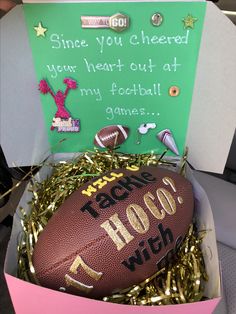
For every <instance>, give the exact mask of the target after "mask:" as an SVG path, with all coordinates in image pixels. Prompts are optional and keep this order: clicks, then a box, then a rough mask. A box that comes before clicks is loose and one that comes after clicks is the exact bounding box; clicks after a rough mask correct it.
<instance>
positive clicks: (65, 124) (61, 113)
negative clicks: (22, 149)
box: [39, 78, 80, 132]
mask: <svg viewBox="0 0 236 314" xmlns="http://www.w3.org/2000/svg"><path fill="white" fill-rule="evenodd" d="M63 83H65V84H66V85H67V86H66V90H65V92H64V93H63V92H62V91H61V90H58V91H57V93H56V94H54V92H53V91H52V89H51V88H50V86H49V85H48V83H47V81H46V80H41V81H40V82H39V90H40V92H41V93H42V94H48V93H50V94H51V96H52V98H53V99H54V102H55V104H56V106H57V112H56V114H55V117H54V118H53V120H52V125H51V131H53V130H55V129H57V132H79V131H80V121H79V120H78V119H73V118H72V117H71V115H70V113H69V112H68V111H67V110H66V108H65V101H66V97H67V95H68V92H69V90H70V89H76V88H77V87H78V86H77V82H76V81H75V80H72V79H70V78H65V79H64V81H63Z"/></svg>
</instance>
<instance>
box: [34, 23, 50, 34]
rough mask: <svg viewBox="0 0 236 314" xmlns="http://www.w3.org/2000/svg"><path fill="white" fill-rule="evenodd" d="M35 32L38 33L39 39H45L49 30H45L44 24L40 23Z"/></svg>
mask: <svg viewBox="0 0 236 314" xmlns="http://www.w3.org/2000/svg"><path fill="white" fill-rule="evenodd" d="M34 30H35V31H36V35H37V37H39V36H42V37H45V33H46V31H47V30H48V29H47V28H44V27H43V25H42V23H41V22H39V24H38V26H35V27H34Z"/></svg>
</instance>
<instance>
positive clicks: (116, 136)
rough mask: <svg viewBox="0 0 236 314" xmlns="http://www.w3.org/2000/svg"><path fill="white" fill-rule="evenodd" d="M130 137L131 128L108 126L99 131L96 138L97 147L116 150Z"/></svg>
mask: <svg viewBox="0 0 236 314" xmlns="http://www.w3.org/2000/svg"><path fill="white" fill-rule="evenodd" d="M128 136H129V128H128V127H126V126H123V125H119V124H117V125H108V126H106V127H105V128H102V129H101V130H99V131H98V132H97V133H96V135H95V137H94V144H95V145H96V146H97V147H102V148H104V147H107V148H114V147H116V146H119V145H121V144H122V143H124V141H125V140H126V139H127V137H128Z"/></svg>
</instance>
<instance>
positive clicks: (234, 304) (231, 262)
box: [214, 242, 236, 314]
mask: <svg viewBox="0 0 236 314" xmlns="http://www.w3.org/2000/svg"><path fill="white" fill-rule="evenodd" d="M218 253H219V259H220V263H221V271H222V281H223V282H222V286H223V290H224V292H223V293H224V295H223V298H222V301H221V302H220V304H219V306H218V307H217V309H216V310H215V312H214V314H225V313H227V314H235V313H236V271H235V265H236V250H234V249H232V248H231V247H229V246H227V245H224V244H222V243H220V242H218Z"/></svg>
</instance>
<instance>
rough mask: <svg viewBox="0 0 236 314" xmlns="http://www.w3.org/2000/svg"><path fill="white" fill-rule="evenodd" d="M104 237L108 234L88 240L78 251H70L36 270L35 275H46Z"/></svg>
mask: <svg viewBox="0 0 236 314" xmlns="http://www.w3.org/2000/svg"><path fill="white" fill-rule="evenodd" d="M106 237H108V234H104V235H102V236H100V237H99V238H97V239H95V240H93V241H91V242H89V243H88V244H86V245H85V246H84V247H83V248H81V249H80V250H78V251H75V252H73V253H71V254H70V255H69V256H67V257H65V258H64V259H62V260H60V261H59V262H57V263H56V264H53V265H52V266H51V267H50V268H48V269H45V270H42V271H40V272H38V273H37V276H38V277H44V276H45V275H48V274H49V273H50V272H51V270H55V269H56V268H58V267H60V266H61V265H62V264H64V263H65V262H67V261H68V260H70V259H72V258H73V257H74V255H79V254H81V253H83V251H85V250H87V249H88V248H91V247H93V246H94V245H95V244H96V243H98V242H100V241H101V240H103V239H105V238H106Z"/></svg>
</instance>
